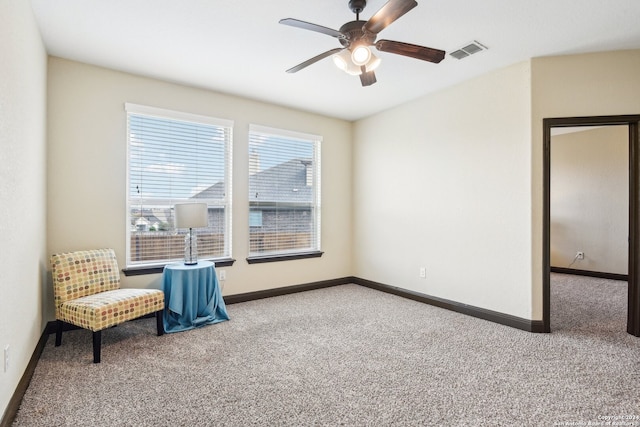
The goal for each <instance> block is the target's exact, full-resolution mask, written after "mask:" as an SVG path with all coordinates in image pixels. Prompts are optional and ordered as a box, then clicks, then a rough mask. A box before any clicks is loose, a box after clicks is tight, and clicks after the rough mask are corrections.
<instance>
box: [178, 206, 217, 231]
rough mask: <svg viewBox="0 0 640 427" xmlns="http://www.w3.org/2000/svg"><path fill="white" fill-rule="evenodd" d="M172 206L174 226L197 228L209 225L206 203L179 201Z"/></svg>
mask: <svg viewBox="0 0 640 427" xmlns="http://www.w3.org/2000/svg"><path fill="white" fill-rule="evenodd" d="M174 208H175V213H176V228H198V227H206V226H207V225H209V217H208V215H207V210H208V208H207V204H206V203H180V204H178V205H175V207H174Z"/></svg>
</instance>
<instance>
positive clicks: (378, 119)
mask: <svg viewBox="0 0 640 427" xmlns="http://www.w3.org/2000/svg"><path fill="white" fill-rule="evenodd" d="M529 83H530V68H529V63H528V62H523V63H520V64H516V65H513V66H510V67H508V68H505V69H502V70H499V71H496V72H493V73H491V74H487V75H485V76H482V77H479V78H476V79H473V80H471V81H468V82H465V83H462V84H460V85H457V86H455V87H452V88H450V89H446V90H443V91H441V92H438V93H435V94H432V95H429V96H426V97H423V98H421V99H419V100H417V101H414V102H411V103H408V104H405V105H402V106H400V107H397V108H394V109H392V110H390V111H387V112H384V113H381V114H378V115H375V116H373V117H370V118H367V119H364V120H360V121H358V122H357V123H356V124H355V137H354V156H353V157H354V175H353V180H354V184H353V185H354V274H355V275H356V276H358V277H362V278H366V279H370V280H374V281H377V282H382V283H385V284H389V285H392V286H398V287H401V288H404V289H408V290H412V291H417V292H420V293H424V294H428V295H431V296H435V297H440V298H446V299H449V300H453V301H457V302H460V303H464V304H470V305H474V306H476V307H481V308H485V309H490V310H495V311H498V312H502V313H506V314H510V315H514V316H518V317H522V318H525V319H529V318H531V261H530V260H531V236H530V234H531V227H530V224H531V198H530V191H531V170H530V168H531V162H532V161H531V148H530V140H531V136H530V135H531V129H530V115H531V112H530V84H529ZM420 267H425V268H426V279H421V278H420V277H419V271H420Z"/></svg>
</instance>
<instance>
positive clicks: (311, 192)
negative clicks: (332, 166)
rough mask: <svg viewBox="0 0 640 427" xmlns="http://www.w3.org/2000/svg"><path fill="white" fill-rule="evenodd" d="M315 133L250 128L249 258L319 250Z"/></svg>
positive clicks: (261, 127) (318, 189)
mask: <svg viewBox="0 0 640 427" xmlns="http://www.w3.org/2000/svg"><path fill="white" fill-rule="evenodd" d="M321 141H322V137H320V136H316V135H309V134H303V133H298V132H291V131H286V130H280V129H272V128H267V127H263V126H257V125H251V126H250V128H249V257H263V256H278V255H289V254H296V253H304V252H313V251H319V250H320V143H321Z"/></svg>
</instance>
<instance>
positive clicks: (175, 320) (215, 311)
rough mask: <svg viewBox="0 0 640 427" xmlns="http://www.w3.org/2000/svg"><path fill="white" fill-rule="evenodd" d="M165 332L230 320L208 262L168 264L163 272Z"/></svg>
mask: <svg viewBox="0 0 640 427" xmlns="http://www.w3.org/2000/svg"><path fill="white" fill-rule="evenodd" d="M162 289H163V291H164V300H165V310H164V313H163V321H164V330H165V332H168V333H171V332H180V331H186V330H189V329H193V328H196V327H199V326H203V325H211V324H213V323H219V322H224V321H225V320H229V315H228V314H227V307H226V306H225V304H224V300H223V299H222V293H221V292H220V287H219V286H218V278H217V276H216V270H215V268H214V264H213V263H212V262H211V261H199V262H198V264H196V265H185V264H184V263H182V262H179V263H173V264H167V265H166V266H165V267H164V271H163V273H162Z"/></svg>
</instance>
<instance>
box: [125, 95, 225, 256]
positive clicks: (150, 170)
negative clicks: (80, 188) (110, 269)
mask: <svg viewBox="0 0 640 427" xmlns="http://www.w3.org/2000/svg"><path fill="white" fill-rule="evenodd" d="M125 108H126V112H127V143H128V155H127V159H128V165H127V171H128V176H127V185H128V189H127V219H126V229H127V267H128V268H133V267H145V266H153V265H156V266H157V265H161V264H166V263H167V262H171V261H176V260H180V259H183V257H184V252H183V250H184V238H185V233H186V232H187V230H176V228H175V227H174V212H173V206H174V205H175V204H176V203H184V202H189V201H197V202H206V203H207V205H208V208H209V226H208V227H206V228H202V229H197V230H194V232H196V233H197V236H198V258H200V259H223V258H230V257H231V137H232V129H233V122H231V121H228V120H222V119H214V118H211V117H204V116H197V115H192V114H186V113H180V112H175V111H168V110H162V109H158V108H152V107H144V106H140V105H134V104H126V105H125Z"/></svg>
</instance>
